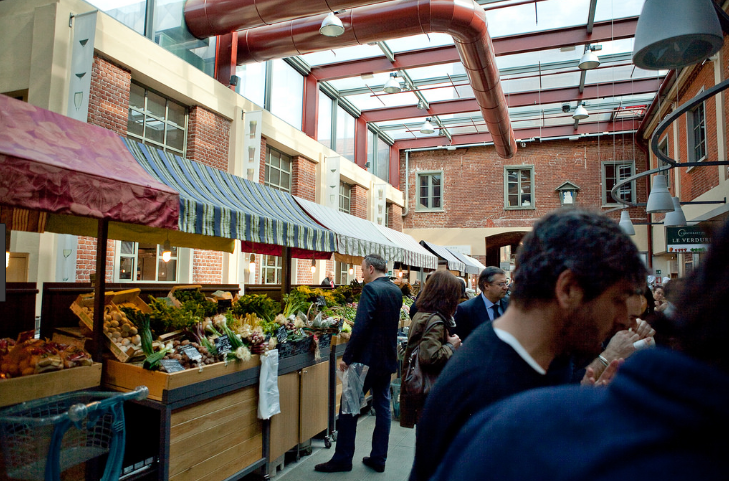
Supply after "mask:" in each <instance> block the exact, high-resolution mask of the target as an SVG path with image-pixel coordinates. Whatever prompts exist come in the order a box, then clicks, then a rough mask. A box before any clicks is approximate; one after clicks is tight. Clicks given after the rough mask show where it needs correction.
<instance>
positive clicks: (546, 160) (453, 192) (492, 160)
mask: <svg viewBox="0 0 729 481" xmlns="http://www.w3.org/2000/svg"><path fill="white" fill-rule="evenodd" d="M632 142H633V139H632V136H616V138H615V141H613V140H611V139H610V138H608V137H605V138H604V139H602V138H601V139H600V140H598V139H597V138H589V139H585V140H578V141H569V140H564V141H561V140H556V141H547V142H543V143H532V144H528V146H527V147H525V148H522V149H519V152H518V154H517V156H516V158H514V159H509V160H504V159H502V158H500V157H498V156H497V155H496V153H495V152H494V149H493V148H492V147H471V148H466V149H458V150H456V151H453V152H450V151H446V150H434V151H422V152H411V153H410V173H409V183H410V188H409V193H408V195H409V200H408V202H409V204H408V205H409V213H408V215H407V217H405V218H404V219H403V227H404V228H406V229H408V228H464V227H465V228H478V227H507V228H508V227H524V226H530V225H531V224H532V223H533V222H534V221H535V220H536V219H538V218H540V217H542V216H543V215H545V214H546V213H548V212H549V211H551V210H554V209H557V208H559V207H560V203H559V197H558V195H557V192H556V191H555V189H556V188H557V187H558V186H559V185H560V184H562V183H563V182H564V181H566V180H568V181H570V182H572V183H573V184H576V185H577V186H579V187H580V189H581V190H580V191H579V193H578V195H577V199H576V202H577V204H578V205H581V206H588V207H593V208H595V207H596V208H599V207H600V206H601V205H602V190H601V188H602V169H601V162H603V161H607V160H632V159H636V162H635V171H636V173H637V172H641V171H643V170H645V169H646V159H645V156H644V154H643V153H642V152H641V151H640V150H639V149H637V148H636V147H635V146H634V145H633V143H632ZM404 160H405V159H404V153H403V154H402V155H401V158H400V164H401V167H402V168H401V172H402V174H401V176H402V177H401V182H402V183H401V185H403V186H404V175H405V169H404ZM507 165H508V166H519V165H525V166H526V165H533V166H534V187H535V193H534V205H535V208H534V209H524V210H506V209H504V167H505V166H507ZM422 171H442V172H443V183H444V186H443V211H442V212H428V213H424V212H418V211H417V206H416V191H417V189H416V179H417V173H418V172H422ZM636 189H637V198H636V200H637V201H638V202H645V199H646V189H645V182H643V181H640V180H638V181H637V182H636ZM630 214H631V217H633V218H640V217H645V210H643V209H641V208H635V209H631V212H630ZM610 215H611V216H613V217H614V218H616V219H618V218H619V217H620V216H619V213H612V214H610Z"/></svg>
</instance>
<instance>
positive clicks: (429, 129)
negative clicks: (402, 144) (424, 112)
mask: <svg viewBox="0 0 729 481" xmlns="http://www.w3.org/2000/svg"><path fill="white" fill-rule="evenodd" d="M434 132H435V129H434V128H433V124H431V123H430V117H428V118H427V119H425V122H423V125H422V126H421V127H420V133H421V134H432V133H434Z"/></svg>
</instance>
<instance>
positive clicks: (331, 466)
mask: <svg viewBox="0 0 729 481" xmlns="http://www.w3.org/2000/svg"><path fill="white" fill-rule="evenodd" d="M382 469H385V468H382ZM314 471H319V472H320V473H340V472H343V471H352V465H351V464H338V463H334V462H332V461H329V462H326V463H321V464H317V465H316V466H314Z"/></svg>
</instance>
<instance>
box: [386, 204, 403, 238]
mask: <svg viewBox="0 0 729 481" xmlns="http://www.w3.org/2000/svg"><path fill="white" fill-rule="evenodd" d="M387 217H388V219H387V220H388V222H387V227H389V228H390V229H395V230H397V231H400V232H402V207H400V206H399V205H397V204H387Z"/></svg>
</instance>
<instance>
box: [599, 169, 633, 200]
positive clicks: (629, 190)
mask: <svg viewBox="0 0 729 481" xmlns="http://www.w3.org/2000/svg"><path fill="white" fill-rule="evenodd" d="M634 174H635V162H634V161H632V160H620V161H606V162H603V163H602V203H603V205H610V204H616V203H617V202H615V201H614V200H613V197H612V195H610V191H611V190H612V189H613V187H615V184H617V183H618V182H620V181H621V180H623V179H627V178H628V177H631V176H632V175H634ZM618 195H619V197H620V199H622V200H624V201H626V202H635V181H633V182H629V183H627V184H625V185H624V186H622V187H621V188H620V190H619V192H618Z"/></svg>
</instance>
